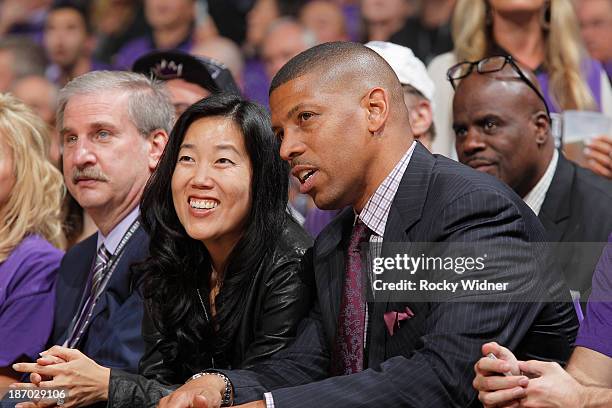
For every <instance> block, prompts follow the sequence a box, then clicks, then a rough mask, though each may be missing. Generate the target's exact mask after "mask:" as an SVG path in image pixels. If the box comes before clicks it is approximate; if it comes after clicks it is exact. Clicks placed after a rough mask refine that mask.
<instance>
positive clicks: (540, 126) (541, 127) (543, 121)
mask: <svg viewBox="0 0 612 408" xmlns="http://www.w3.org/2000/svg"><path fill="white" fill-rule="evenodd" d="M533 126H534V127H535V132H536V133H535V134H536V138H535V140H536V143H537V145H538V146H542V145H544V144H545V143H546V141H547V140H548V138H549V137H550V130H551V129H550V120H549V118H548V116H547V115H546V113H544V112H542V111H540V112H538V113H536V114H534V115H533Z"/></svg>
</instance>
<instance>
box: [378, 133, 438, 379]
mask: <svg viewBox="0 0 612 408" xmlns="http://www.w3.org/2000/svg"><path fill="white" fill-rule="evenodd" d="M434 164H435V158H434V157H433V156H432V155H431V154H430V153H429V152H428V151H427V149H425V148H424V147H423V146H422V145H421V144H420V143H417V146H416V147H415V149H414V152H413V153H412V157H411V158H410V163H408V167H407V168H406V171H405V173H404V175H403V177H402V181H401V183H400V185H399V188H398V190H397V193H396V194H395V198H394V199H393V203H392V204H391V209H390V211H389V217H388V218H387V223H386V227H385V235H384V237H383V247H382V253H381V256H382V257H394V256H395V255H396V251H397V247H396V245H395V246H391V245H389V244H393V243H403V244H405V245H406V246H405V247H403V249H405V250H407V251H408V250H409V249H410V243H409V241H410V239H409V231H410V229H411V228H412V227H413V226H414V224H416V223H417V222H418V221H419V220H420V219H421V215H422V213H423V205H424V204H425V200H426V198H427V190H428V186H429V182H430V177H431V172H432V169H433V166H434ZM389 297H390V292H389V291H386V292H384V295H383V297H382V298H380V299H379V300H378V301H376V302H375V303H374V304H373V305H371V309H372V310H371V313H370V330H369V336H370V339H369V340H368V347H369V353H368V365H369V366H370V367H377V366H378V365H380V363H382V362H383V361H384V359H385V344H386V338H387V336H388V333H387V328H386V326H385V324H384V317H383V316H384V313H385V312H387V311H389V310H388V309H389Z"/></svg>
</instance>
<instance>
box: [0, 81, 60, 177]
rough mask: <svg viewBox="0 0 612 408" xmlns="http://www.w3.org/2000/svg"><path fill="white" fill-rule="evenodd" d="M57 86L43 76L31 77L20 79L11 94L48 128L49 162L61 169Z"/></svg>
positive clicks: (15, 83)
mask: <svg viewBox="0 0 612 408" xmlns="http://www.w3.org/2000/svg"><path fill="white" fill-rule="evenodd" d="M58 91H59V89H58V87H57V85H55V84H54V83H53V82H51V81H49V80H48V79H47V78H45V77H44V76H42V75H30V76H26V77H23V78H21V79H18V80H17V81H15V82H14V85H13V87H12V88H11V93H12V94H13V95H15V96H16V97H17V98H19V99H21V100H22V101H23V102H24V103H25V104H26V105H28V106H29V107H30V109H32V110H33V111H34V113H36V115H38V117H40V118H41V119H42V120H43V121H44V122H45V123H46V124H47V126H48V132H47V138H48V139H49V140H48V143H49V160H51V163H53V164H54V165H55V166H56V167H59V160H60V141H59V135H58V134H57V131H56V129H55V108H56V107H57V93H58Z"/></svg>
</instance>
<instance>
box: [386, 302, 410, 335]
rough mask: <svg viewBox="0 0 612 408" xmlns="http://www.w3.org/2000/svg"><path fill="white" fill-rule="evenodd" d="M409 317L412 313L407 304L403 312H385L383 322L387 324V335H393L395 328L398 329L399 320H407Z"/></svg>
mask: <svg viewBox="0 0 612 408" xmlns="http://www.w3.org/2000/svg"><path fill="white" fill-rule="evenodd" d="M411 317H414V313H412V310H410V308H409V307H408V306H406V311H405V312H396V311H390V312H386V313H385V316H384V318H385V324H386V325H387V330H389V335H391V336H393V334H394V333H395V329H396V328H397V329H399V327H400V322H401V321H403V320H408V319H410V318H411Z"/></svg>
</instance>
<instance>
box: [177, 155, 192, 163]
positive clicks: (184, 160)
mask: <svg viewBox="0 0 612 408" xmlns="http://www.w3.org/2000/svg"><path fill="white" fill-rule="evenodd" d="M178 161H180V162H190V161H193V159H192V158H191V157H190V156H180V157H179V159H178Z"/></svg>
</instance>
